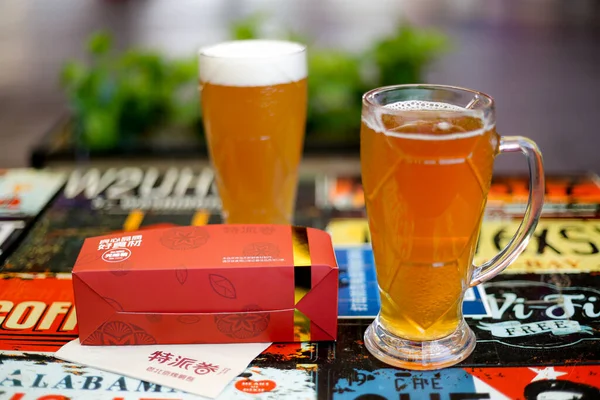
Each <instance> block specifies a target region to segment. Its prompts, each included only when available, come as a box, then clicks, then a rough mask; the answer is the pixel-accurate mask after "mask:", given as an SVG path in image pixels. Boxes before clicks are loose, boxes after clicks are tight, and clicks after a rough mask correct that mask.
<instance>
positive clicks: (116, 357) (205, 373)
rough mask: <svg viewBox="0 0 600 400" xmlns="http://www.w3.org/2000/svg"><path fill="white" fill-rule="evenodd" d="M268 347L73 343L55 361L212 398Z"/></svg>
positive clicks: (255, 345) (58, 353)
mask: <svg viewBox="0 0 600 400" xmlns="http://www.w3.org/2000/svg"><path fill="white" fill-rule="evenodd" d="M269 345H270V343H243V344H242V343H240V344H216V345H212V344H198V345H151V346H82V345H81V344H80V343H79V339H76V340H73V341H71V342H69V343H67V344H66V345H64V346H63V347H62V348H60V349H59V350H58V351H57V352H56V354H55V357H56V358H60V359H61V360H65V361H70V362H75V363H78V364H83V365H86V366H90V367H94V368H98V369H101V370H104V371H109V372H116V373H119V374H122V375H126V376H130V377H132V378H137V379H142V380H144V381H147V382H152V383H156V384H159V385H162V386H167V387H171V388H174V389H179V390H182V391H185V392H189V393H193V394H197V395H200V396H206V397H210V398H215V397H217V396H218V395H219V393H221V391H222V390H223V389H224V388H225V387H226V386H227V385H228V384H229V383H230V382H231V381H232V380H233V379H235V377H236V376H238V375H239V374H240V373H242V372H243V371H244V370H245V369H246V367H247V366H248V364H249V363H250V362H251V361H252V360H253V359H254V358H255V357H256V356H257V355H259V354H260V353H261V352H262V351H263V350H265V349H266V348H267V347H269Z"/></svg>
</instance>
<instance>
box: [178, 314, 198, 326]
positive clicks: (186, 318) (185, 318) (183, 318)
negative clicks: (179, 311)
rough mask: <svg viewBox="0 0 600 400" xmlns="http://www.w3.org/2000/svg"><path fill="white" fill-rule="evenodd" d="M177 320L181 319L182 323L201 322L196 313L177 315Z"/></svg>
mask: <svg viewBox="0 0 600 400" xmlns="http://www.w3.org/2000/svg"><path fill="white" fill-rule="evenodd" d="M177 321H179V323H181V324H186V325H190V324H195V323H197V322H200V317H198V316H196V315H181V316H179V317H177Z"/></svg>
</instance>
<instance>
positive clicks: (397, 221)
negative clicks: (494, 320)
mask: <svg viewBox="0 0 600 400" xmlns="http://www.w3.org/2000/svg"><path fill="white" fill-rule="evenodd" d="M386 107H387V108H389V109H390V115H386V114H385V111H384V114H383V115H382V116H381V121H382V124H383V126H382V125H379V127H375V126H373V124H371V123H370V121H369V120H365V119H363V121H362V127H361V158H362V163H363V172H362V179H363V185H364V188H365V197H366V207H367V213H368V214H369V224H370V230H371V235H372V243H373V251H374V257H375V263H376V268H377V279H378V283H379V290H380V295H381V301H382V306H381V312H380V318H381V320H382V322H383V323H384V324H385V326H386V328H387V329H388V330H389V331H390V332H391V333H392V334H394V335H397V336H398V337H401V338H404V339H408V340H414V341H429V340H436V339H440V338H443V337H445V336H448V335H450V334H451V333H452V332H454V331H455V330H456V329H457V327H458V325H459V323H460V322H461V321H462V319H463V317H462V300H463V293H464V291H465V290H466V289H467V288H468V287H469V282H470V280H471V275H472V260H473V256H474V253H475V248H476V244H477V243H476V242H477V238H478V234H479V230H480V226H481V219H482V215H483V211H484V207H485V203H486V197H487V193H488V191H489V188H490V181H491V176H492V167H493V161H494V156H495V155H496V154H497V152H498V143H499V136H498V135H497V134H496V131H495V129H494V128H493V127H491V128H487V129H486V128H484V123H483V121H482V119H480V118H478V117H477V116H469V115H468V113H467V115H465V116H458V117H456V111H457V110H455V108H458V107H455V106H452V105H449V104H444V103H435V102H412V101H404V102H398V103H394V104H390V105H388V106H386ZM394 109H402V110H408V111H411V113H410V114H407V115H409V116H410V117H408V118H407V117H399V116H395V115H393V110H394ZM450 111H454V114H455V115H454V116H450V113H449V112H450ZM382 128H383V129H382ZM465 132H469V134H464V133H465ZM460 133H463V134H462V135H457V134H460ZM367 165H368V166H369V167H368V168H365V166H367Z"/></svg>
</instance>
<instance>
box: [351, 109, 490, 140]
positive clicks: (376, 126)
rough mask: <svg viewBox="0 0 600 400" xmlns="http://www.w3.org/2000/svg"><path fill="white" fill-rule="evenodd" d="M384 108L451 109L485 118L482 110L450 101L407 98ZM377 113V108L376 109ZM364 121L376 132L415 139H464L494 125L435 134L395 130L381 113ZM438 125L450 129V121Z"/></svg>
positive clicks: (483, 131)
mask: <svg viewBox="0 0 600 400" xmlns="http://www.w3.org/2000/svg"><path fill="white" fill-rule="evenodd" d="M383 108H387V109H391V110H397V111H449V112H460V113H462V114H463V115H469V116H473V117H476V118H481V119H483V115H482V114H483V113H482V112H481V110H471V109H468V108H464V107H461V106H457V105H454V104H449V103H442V102H436V101H423V100H407V101H398V102H396V103H390V104H386V105H384V106H383ZM375 112H376V113H377V110H375ZM363 122H364V123H365V124H366V125H367V126H368V127H369V128H371V129H373V130H374V131H376V132H379V133H383V134H384V135H386V136H392V137H398V138H403V139H414V140H453V139H462V138H468V137H473V136H478V135H483V134H484V133H485V132H486V131H487V130H489V129H491V128H492V126H486V127H485V128H483V129H477V130H474V131H469V132H457V133H450V134H446V135H443V134H441V135H440V134H433V133H404V132H394V131H390V130H387V129H385V128H384V125H383V122H382V121H381V115H380V114H378V113H377V114H375V115H372V116H371V117H370V118H363ZM438 127H439V128H440V129H442V130H445V129H449V128H450V127H451V126H450V123H448V122H445V121H444V122H440V123H439V124H438Z"/></svg>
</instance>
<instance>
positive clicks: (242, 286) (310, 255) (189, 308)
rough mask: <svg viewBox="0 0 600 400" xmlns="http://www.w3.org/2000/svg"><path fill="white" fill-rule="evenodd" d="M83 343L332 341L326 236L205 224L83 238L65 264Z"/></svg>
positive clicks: (334, 279)
mask: <svg viewBox="0 0 600 400" xmlns="http://www.w3.org/2000/svg"><path fill="white" fill-rule="evenodd" d="M73 289H74V293H75V305H76V310H77V321H78V326H79V338H80V341H81V343H82V344H85V345H133V344H153V343H161V344H169V343H170V344H176V343H234V342H235V343H238V342H290V341H308V340H311V341H319V340H335V339H336V335H337V295H338V268H337V264H336V261H335V255H334V251H333V247H332V244H331V239H330V237H329V235H328V234H327V233H326V232H323V231H320V230H317V229H313V228H302V227H292V226H284V225H208V226H202V227H196V226H189V227H177V228H167V229H155V230H148V231H140V232H135V233H128V234H127V235H125V234H118V235H111V236H101V237H94V238H89V239H86V240H85V242H84V244H83V247H82V249H81V252H80V254H79V257H78V258H77V262H76V263H75V266H74V268H73Z"/></svg>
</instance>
